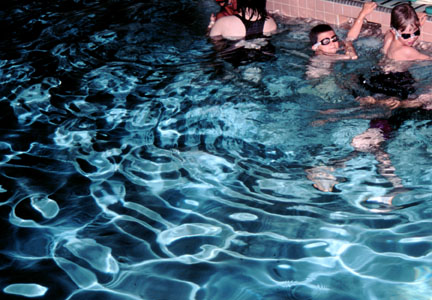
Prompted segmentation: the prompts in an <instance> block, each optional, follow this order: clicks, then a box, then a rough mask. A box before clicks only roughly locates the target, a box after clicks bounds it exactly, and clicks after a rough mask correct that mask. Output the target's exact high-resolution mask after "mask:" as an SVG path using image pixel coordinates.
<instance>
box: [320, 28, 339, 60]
mask: <svg viewBox="0 0 432 300" xmlns="http://www.w3.org/2000/svg"><path fill="white" fill-rule="evenodd" d="M335 37H336V38H335ZM326 39H329V43H328V44H327V45H323V44H325V43H326V42H325V41H326ZM335 39H336V41H335ZM317 40H318V42H321V43H320V44H319V46H318V47H317V48H316V50H321V51H322V52H324V53H332V54H333V53H336V52H337V51H338V50H339V46H340V45H339V39H338V38H337V35H336V33H335V32H334V31H333V30H331V31H326V32H321V33H320V34H318V36H317Z"/></svg>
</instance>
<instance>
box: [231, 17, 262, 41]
mask: <svg viewBox="0 0 432 300" xmlns="http://www.w3.org/2000/svg"><path fill="white" fill-rule="evenodd" d="M235 16H236V17H237V18H239V19H240V20H241V21H242V22H243V25H244V26H245V28H246V37H245V39H252V38H256V37H259V36H261V35H262V34H263V32H264V23H265V18H261V19H259V20H256V21H249V20H246V19H245V18H243V17H242V16H239V15H235Z"/></svg>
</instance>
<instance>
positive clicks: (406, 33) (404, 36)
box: [382, 3, 432, 61]
mask: <svg viewBox="0 0 432 300" xmlns="http://www.w3.org/2000/svg"><path fill="white" fill-rule="evenodd" d="M425 21H426V14H424V13H421V14H418V15H417V13H416V11H415V10H414V8H413V7H412V6H411V5H410V4H408V3H403V4H400V5H397V6H395V7H394V8H393V9H392V12H391V19H390V26H391V29H390V30H389V31H388V32H387V33H386V35H385V38H384V46H383V50H382V51H383V53H384V54H385V55H386V57H387V58H389V59H391V60H396V61H413V60H429V59H432V57H430V56H428V55H425V54H423V53H420V52H419V51H417V50H416V49H415V48H414V45H415V43H416V42H417V40H418V38H419V36H420V33H421V31H420V27H421V26H422V25H423V23H424V22H425Z"/></svg>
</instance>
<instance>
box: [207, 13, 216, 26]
mask: <svg viewBox="0 0 432 300" xmlns="http://www.w3.org/2000/svg"><path fill="white" fill-rule="evenodd" d="M215 22H216V16H215V14H211V16H210V23H209V25H208V26H207V28H208V29H212V27H213V25H214V23H215Z"/></svg>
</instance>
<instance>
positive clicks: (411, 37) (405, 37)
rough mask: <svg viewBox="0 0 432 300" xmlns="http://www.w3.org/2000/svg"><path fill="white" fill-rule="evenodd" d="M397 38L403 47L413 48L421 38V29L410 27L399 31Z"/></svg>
mask: <svg viewBox="0 0 432 300" xmlns="http://www.w3.org/2000/svg"><path fill="white" fill-rule="evenodd" d="M396 36H397V38H398V40H399V41H400V42H401V43H402V44H403V45H405V46H409V47H412V46H413V45H414V43H415V42H416V41H417V40H418V38H419V36H420V29H419V28H418V27H417V26H415V25H410V26H408V27H407V28H405V30H397V31H396Z"/></svg>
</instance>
